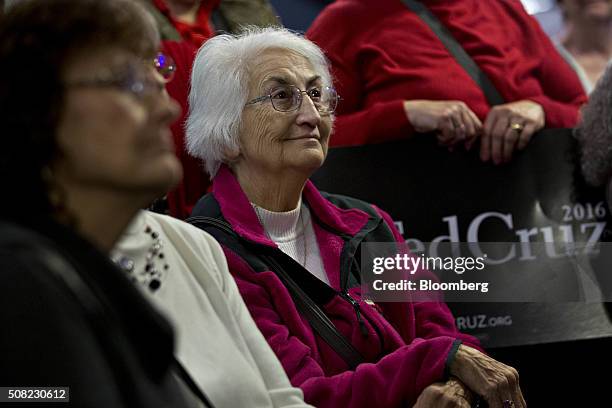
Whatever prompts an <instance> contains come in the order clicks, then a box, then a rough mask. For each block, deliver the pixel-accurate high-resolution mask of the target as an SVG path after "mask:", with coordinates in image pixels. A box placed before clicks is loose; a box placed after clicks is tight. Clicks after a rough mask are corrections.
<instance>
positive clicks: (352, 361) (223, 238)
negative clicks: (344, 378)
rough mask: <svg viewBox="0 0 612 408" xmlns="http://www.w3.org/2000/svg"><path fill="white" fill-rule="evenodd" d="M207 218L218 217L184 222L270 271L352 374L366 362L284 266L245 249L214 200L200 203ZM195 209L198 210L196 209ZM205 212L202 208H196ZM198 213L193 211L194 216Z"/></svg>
mask: <svg viewBox="0 0 612 408" xmlns="http://www.w3.org/2000/svg"><path fill="white" fill-rule="evenodd" d="M198 204H202V205H203V206H204V204H205V208H206V210H207V211H206V212H205V213H206V214H210V215H216V216H217V217H216V218H214V217H207V216H198V215H196V216H192V217H190V218H188V219H187V220H186V221H187V222H188V223H190V224H192V225H194V226H196V227H198V228H200V229H202V230H204V231H206V232H208V233H209V234H211V235H212V236H213V237H214V238H215V239H216V240H217V241H219V243H221V244H222V245H224V246H226V247H227V248H229V249H231V250H232V251H234V252H235V253H236V254H237V255H239V256H240V257H241V258H242V259H244V260H245V261H246V262H247V263H248V264H249V266H250V267H251V268H253V269H254V270H255V271H263V270H271V271H272V272H274V273H275V274H276V276H278V277H279V279H280V280H281V281H282V282H283V284H284V285H285V287H286V288H287V290H288V291H289V294H290V295H291V298H292V299H293V301H294V302H295V305H296V307H297V309H298V310H299V311H300V313H301V314H302V315H303V316H304V317H306V319H307V320H308V322H309V323H310V325H311V326H312V328H313V330H314V331H315V332H316V333H317V334H318V335H319V336H320V337H321V338H322V339H323V340H324V341H325V342H326V343H327V344H328V345H329V346H330V347H331V348H332V349H333V350H334V351H335V352H336V353H337V354H338V355H339V356H340V357H341V358H342V359H343V360H344V362H345V363H346V364H347V365H348V366H349V367H350V368H351V369H352V370H353V369H355V368H356V367H357V366H358V365H359V364H361V363H363V362H364V361H365V359H364V357H363V356H362V355H361V353H359V351H358V350H357V349H356V348H355V347H353V345H352V344H351V343H350V341H349V340H348V339H347V338H346V337H344V335H342V333H340V332H339V331H338V329H337V328H336V326H335V325H334V323H333V322H332V321H331V320H330V319H329V317H328V316H327V315H326V314H325V312H324V311H323V310H322V309H321V308H320V307H319V305H318V304H317V303H316V302H315V301H314V300H313V299H312V298H311V297H310V296H309V295H308V294H307V293H306V292H305V291H304V290H303V289H302V288H301V287H300V285H299V284H297V283H296V282H295V281H294V280H293V278H292V277H291V275H290V274H289V273H288V272H287V271H286V270H285V268H283V266H282V265H281V264H280V263H279V262H277V260H276V259H274V257H273V256H270V255H268V254H265V253H263V252H261V253H260V252H255V251H253V250H250V249H249V248H246V247H245V246H244V245H243V244H242V243H241V242H240V237H238V235H237V234H236V233H235V232H234V231H233V230H232V228H231V226H230V225H229V224H228V223H227V222H226V221H225V220H224V219H223V217H222V216H221V211H220V209H219V205H218V203H217V202H216V200H215V199H214V197H212V195H211V196H209V197H206V198H205V199H202V200H201V202H200V203H198ZM196 208H198V207H196ZM199 208H204V207H199ZM196 213H197V212H196V211H194V214H196Z"/></svg>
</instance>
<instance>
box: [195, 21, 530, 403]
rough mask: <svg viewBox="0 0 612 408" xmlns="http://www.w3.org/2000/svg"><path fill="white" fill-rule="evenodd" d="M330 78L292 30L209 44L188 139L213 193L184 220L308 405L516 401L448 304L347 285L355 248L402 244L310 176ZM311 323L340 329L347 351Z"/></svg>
mask: <svg viewBox="0 0 612 408" xmlns="http://www.w3.org/2000/svg"><path fill="white" fill-rule="evenodd" d="M331 85H332V81H331V75H330V72H329V67H328V65H327V62H326V60H325V57H324V55H323V53H322V52H321V50H320V49H319V48H318V47H317V46H316V45H315V44H313V43H312V42H310V41H308V40H305V39H304V38H303V37H301V36H299V35H297V34H294V33H291V32H289V31H287V30H282V29H266V30H251V31H249V32H246V33H245V34H243V35H240V36H238V37H233V36H230V35H222V36H217V37H214V38H212V39H210V40H209V41H207V42H206V44H204V46H203V47H202V48H200V50H199V51H198V55H197V57H196V60H195V62H194V68H193V71H192V87H191V91H190V94H189V102H190V109H191V110H190V112H189V117H188V120H187V128H186V129H187V130H186V132H187V133H186V134H187V145H188V148H189V151H190V153H191V154H193V155H195V156H197V157H199V158H201V159H203V160H204V162H205V163H206V168H207V171H208V172H209V174H210V175H211V176H212V177H213V189H212V193H211V194H208V195H206V196H204V198H202V199H201V200H200V201H199V202H198V204H197V205H196V206H195V208H194V211H193V213H192V217H191V218H189V220H188V221H189V222H191V223H193V224H194V225H196V226H198V227H200V228H203V229H205V230H207V231H209V232H210V233H211V234H212V235H213V236H214V237H215V238H216V239H217V240H218V241H219V242H220V243H221V245H222V247H223V250H224V253H225V255H226V257H227V260H228V265H229V269H230V272H231V273H232V275H233V276H234V278H235V280H236V283H237V285H238V289H239V291H240V293H241V295H242V296H243V298H244V300H245V303H246V305H247V307H248V309H249V311H250V312H251V315H252V316H253V318H254V320H255V323H256V324H257V326H258V327H259V329H260V330H261V331H262V333H263V334H264V336H265V337H266V339H267V341H268V343H269V344H270V346H271V347H272V349H273V350H274V352H275V353H276V355H277V356H278V358H279V359H280V361H281V363H282V365H283V367H284V369H285V371H286V372H287V374H288V376H289V379H290V380H291V382H292V384H293V385H295V386H299V387H300V388H302V389H303V391H304V396H305V400H306V401H307V402H308V403H311V404H312V405H315V406H317V407H320V408H326V407H329V408H331V407H334V408H335V407H348V408H361V407H363V408H365V407H368V408H370V407H390V408H392V407H403V406H412V405H413V404H414V403H415V402H416V401H418V404H419V405H418V406H419V407H432V406H440V405H438V404H437V403H436V401H441V399H440V398H442V400H443V397H442V396H441V395H446V396H447V397H446V398H451V399H452V400H453V401H452V403H454V404H455V405H453V406H459V407H469V402H468V400H469V392H470V391H469V390H472V391H474V392H475V393H476V394H479V395H482V396H483V397H484V398H485V399H486V400H487V401H488V402H489V404H490V406H491V407H492V408H502V407H504V408H508V407H511V406H512V407H516V408H522V407H524V406H525V404H524V401H523V397H522V394H521V391H520V387H519V384H518V374H517V372H516V370H514V369H513V368H511V367H508V366H506V365H504V364H502V363H499V362H497V361H495V360H493V359H492V358H490V357H488V356H486V355H485V354H483V353H482V352H481V351H479V350H478V348H479V344H478V341H477V340H476V339H474V338H473V337H471V336H468V335H465V334H462V333H460V332H459V331H458V330H457V328H456V326H455V322H454V319H453V316H452V314H451V313H450V311H449V309H448V307H447V306H446V305H445V304H444V303H441V302H397V303H379V304H376V305H372V304H371V303H370V302H368V301H367V300H364V299H363V297H362V296H361V287H360V286H359V284H358V283H357V282H356V280H357V278H355V279H351V276H352V277H355V276H360V274H359V271H358V269H359V268H360V267H359V266H358V262H357V260H356V257H355V255H354V254H355V253H357V252H358V251H359V249H360V248H361V243H362V242H375V241H379V242H380V241H383V240H384V241H383V242H403V239H402V237H401V235H400V234H399V232H398V231H397V229H396V228H395V227H394V225H393V222H392V221H391V218H390V217H389V215H388V214H386V213H385V212H384V211H382V210H380V209H379V208H377V207H376V206H374V205H370V204H367V203H364V202H362V201H360V200H357V199H352V198H348V197H342V196H337V195H333V194H323V193H321V192H320V191H319V190H317V188H316V187H315V186H314V185H313V184H312V183H311V182H310V181H309V180H308V178H309V177H310V176H311V174H312V173H313V172H314V171H316V170H317V169H318V168H319V167H320V166H321V165H322V164H323V162H324V160H325V157H326V154H327V150H328V142H329V140H330V134H331V130H332V127H333V126H332V125H333V119H334V116H333V114H334V111H335V108H336V105H337V103H338V96H337V93H336V92H335V90H334V89H333V87H332V86H331ZM356 265H357V266H356ZM283 271H284V272H283ZM297 288H299V290H298V289H297ZM300 291H302V292H303V294H302V295H297V294H298V293H300ZM314 304H316V305H317V307H318V308H319V309H318V310H317V308H315V307H314V306H313V305H314ZM305 305H309V306H306V307H305ZM309 311H311V312H312V313H314V314H311V313H310V312H309ZM314 315H316V316H318V318H316V320H313V319H315V317H313V316H314ZM326 319H327V320H326ZM317 321H318V322H319V323H321V322H323V324H324V325H325V327H327V328H330V327H334V328H335V329H336V337H335V339H338V337H340V338H343V339H344V341H343V342H342V343H343V344H344V347H343V350H344V351H345V352H346V350H347V349H349V351H350V349H351V348H352V349H353V351H352V352H350V353H351V354H352V357H351V356H349V355H347V354H346V353H345V352H342V351H341V350H339V349H338V342H334V341H332V340H330V339H329V337H326V336H325V335H324V334H322V333H323V331H322V330H321V326H320V325H317ZM317 328H318V329H317ZM347 344H348V345H349V346H350V347H348V346H347ZM334 345H335V346H334ZM355 355H357V357H355ZM449 375H450V376H452V377H453V378H451V377H449ZM430 387H431V388H430Z"/></svg>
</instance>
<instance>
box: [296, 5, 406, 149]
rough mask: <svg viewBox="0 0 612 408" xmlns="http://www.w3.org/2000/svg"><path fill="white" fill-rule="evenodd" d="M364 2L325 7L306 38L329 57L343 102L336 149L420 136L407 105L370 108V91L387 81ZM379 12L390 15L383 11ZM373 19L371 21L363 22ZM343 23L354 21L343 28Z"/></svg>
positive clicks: (399, 101)
mask: <svg viewBox="0 0 612 408" xmlns="http://www.w3.org/2000/svg"><path fill="white" fill-rule="evenodd" d="M361 7H364V5H360V4H358V3H349V2H339V3H337V4H332V5H330V6H328V7H326V8H325V10H324V11H323V13H322V14H320V15H319V16H318V17H317V19H316V20H315V21H314V23H313V24H312V26H311V27H310V28H309V29H308V31H307V33H306V36H307V37H308V38H309V39H310V40H312V41H313V42H315V43H316V44H317V45H319V46H320V47H321V48H322V49H323V50H324V51H325V54H326V55H327V58H328V59H329V61H330V63H331V66H332V73H333V76H334V80H335V87H336V89H337V91H338V94H339V95H340V97H341V98H342V99H341V100H340V103H339V105H338V111H337V114H336V121H335V124H334V133H333V134H332V137H331V140H330V145H331V146H354V145H363V144H371V143H381V142H387V141H392V140H398V139H403V138H406V137H408V136H409V135H411V134H412V133H413V132H414V131H413V129H412V126H411V125H410V122H409V121H408V117H407V116H406V113H405V111H404V100H403V99H393V100H385V101H380V102H377V103H373V104H371V105H369V106H367V107H364V105H365V104H364V101H363V96H364V95H366V91H365V89H366V88H368V87H369V86H370V85H371V84H375V83H380V82H381V81H384V78H385V72H383V71H382V70H380V69H379V64H376V63H372V61H371V60H372V59H374V58H378V57H379V56H380V54H381V53H382V54H384V50H382V49H380V48H379V47H377V46H376V45H375V44H371V43H368V42H366V40H365V38H364V35H365V33H366V31H367V29H364V27H370V28H371V25H372V21H376V20H377V17H373V18H371V19H370V17H371V14H372V12H373V11H372V10H370V11H367V10H366V12H364V11H363V10H361ZM375 12H376V13H384V12H386V10H381V9H377V10H375ZM364 18H367V21H363V20H364ZM342 22H350V24H345V25H343V26H342V27H338V25H339V24H342Z"/></svg>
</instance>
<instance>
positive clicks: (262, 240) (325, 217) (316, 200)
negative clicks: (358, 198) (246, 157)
mask: <svg viewBox="0 0 612 408" xmlns="http://www.w3.org/2000/svg"><path fill="white" fill-rule="evenodd" d="M212 194H213V196H214V197H215V199H216V200H217V202H218V203H219V207H220V208H221V213H222V214H223V217H224V218H225V220H226V221H227V222H228V223H229V224H230V225H231V226H232V229H233V230H234V231H235V232H236V233H237V234H238V235H240V236H242V237H243V238H246V239H248V240H250V241H253V242H256V243H259V244H263V245H268V246H272V247H276V244H275V243H274V242H273V241H271V240H270V239H269V238H268V237H267V236H266V233H265V231H264V229H263V226H262V225H261V223H260V222H259V219H258V218H257V214H256V213H255V210H254V209H253V207H252V206H251V203H250V202H249V199H248V198H247V196H246V194H245V193H244V191H243V190H242V187H240V184H239V183H238V180H237V179H236V176H234V174H233V173H232V171H231V170H230V169H229V167H227V166H226V165H222V166H221V168H220V169H219V171H218V172H217V175H216V176H215V178H214V180H213V187H212ZM302 197H303V199H304V200H305V202H306V203H307V204H308V206H309V208H310V212H311V214H313V215H314V217H313V218H314V219H316V220H318V221H319V222H320V223H323V224H324V225H325V226H326V227H328V228H331V229H332V230H334V231H336V232H337V233H340V234H344V235H349V236H351V237H352V236H354V235H355V234H357V233H358V232H359V231H360V230H361V229H362V228H363V226H364V225H365V224H366V222H367V221H368V218H369V217H368V214H366V213H365V212H363V211H361V210H358V209H354V208H351V209H342V208H339V207H337V206H335V205H334V204H332V203H331V202H329V201H328V200H326V199H325V198H324V197H323V196H322V195H321V193H320V192H319V190H317V188H316V187H315V185H314V184H313V183H312V182H311V181H310V180H308V181H307V182H306V185H305V186H304V191H303V193H302Z"/></svg>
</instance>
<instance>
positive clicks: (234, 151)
mask: <svg viewBox="0 0 612 408" xmlns="http://www.w3.org/2000/svg"><path fill="white" fill-rule="evenodd" d="M223 155H224V156H225V160H227V161H228V162H234V161H236V160H237V159H238V157H240V146H233V147H226V148H225V150H224V151H223Z"/></svg>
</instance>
